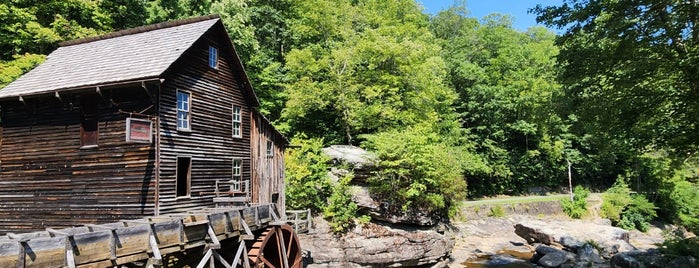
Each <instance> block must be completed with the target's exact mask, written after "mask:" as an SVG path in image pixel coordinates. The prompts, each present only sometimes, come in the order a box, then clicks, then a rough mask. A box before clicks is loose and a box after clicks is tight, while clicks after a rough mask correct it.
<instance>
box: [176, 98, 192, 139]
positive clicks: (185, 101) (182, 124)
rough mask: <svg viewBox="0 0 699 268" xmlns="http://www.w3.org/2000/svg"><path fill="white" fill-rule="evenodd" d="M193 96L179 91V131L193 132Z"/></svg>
mask: <svg viewBox="0 0 699 268" xmlns="http://www.w3.org/2000/svg"><path fill="white" fill-rule="evenodd" d="M190 104H191V95H190V94H189V92H186V91H180V90H178V91H177V130H186V131H189V130H191V126H190V123H191V118H192V117H191V116H190V108H191V105H190Z"/></svg>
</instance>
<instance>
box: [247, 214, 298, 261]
mask: <svg viewBox="0 0 699 268" xmlns="http://www.w3.org/2000/svg"><path fill="white" fill-rule="evenodd" d="M249 248H250V249H249V250H248V257H249V258H250V262H251V264H253V266H254V267H267V268H301V244H300V243H299V239H298V237H297V236H296V233H294V230H293V229H292V228H291V226H289V225H288V224H283V225H275V226H271V227H268V228H267V229H266V230H264V231H263V232H262V233H261V234H260V236H258V237H257V239H256V240H255V242H253V243H252V245H250V246H249Z"/></svg>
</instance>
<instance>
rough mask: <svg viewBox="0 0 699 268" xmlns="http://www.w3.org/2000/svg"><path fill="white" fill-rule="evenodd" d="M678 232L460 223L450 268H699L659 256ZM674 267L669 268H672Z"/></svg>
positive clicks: (558, 218) (547, 219)
mask: <svg viewBox="0 0 699 268" xmlns="http://www.w3.org/2000/svg"><path fill="white" fill-rule="evenodd" d="M672 228H673V227H672V226H667V225H663V226H653V227H652V228H651V229H650V230H649V231H648V232H645V233H642V232H638V231H626V230H623V229H619V228H616V227H612V226H610V225H609V222H608V221H606V220H603V219H588V220H571V219H569V218H567V217H566V216H565V215H546V216H542V215H540V216H530V215H513V216H508V217H503V218H482V219H477V220H469V221H464V222H458V223H455V229H456V230H458V231H457V232H455V234H456V243H455V247H454V250H453V251H452V254H451V259H450V263H449V266H450V267H696V265H697V262H696V260H694V259H693V258H691V257H675V258H670V257H665V256H662V255H661V254H660V253H659V252H658V250H657V244H658V243H662V242H663V239H664V237H663V233H664V232H667V231H669V230H670V229H672ZM670 264H671V265H672V266H668V265H670Z"/></svg>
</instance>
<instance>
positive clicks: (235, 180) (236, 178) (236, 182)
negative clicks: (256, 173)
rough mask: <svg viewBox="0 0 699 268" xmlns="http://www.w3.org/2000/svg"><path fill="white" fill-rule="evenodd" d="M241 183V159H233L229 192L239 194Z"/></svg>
mask: <svg viewBox="0 0 699 268" xmlns="http://www.w3.org/2000/svg"><path fill="white" fill-rule="evenodd" d="M242 181H243V159H239V158H235V159H233V177H232V178H231V182H232V183H231V191H234V192H240V191H241V184H242Z"/></svg>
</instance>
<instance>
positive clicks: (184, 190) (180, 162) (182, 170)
mask: <svg viewBox="0 0 699 268" xmlns="http://www.w3.org/2000/svg"><path fill="white" fill-rule="evenodd" d="M176 176H177V180H176V181H175V184H176V185H175V188H176V189H177V197H183V196H189V194H190V185H191V183H192V179H191V178H192V158H191V157H177V174H176Z"/></svg>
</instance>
